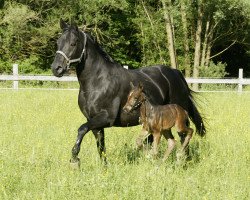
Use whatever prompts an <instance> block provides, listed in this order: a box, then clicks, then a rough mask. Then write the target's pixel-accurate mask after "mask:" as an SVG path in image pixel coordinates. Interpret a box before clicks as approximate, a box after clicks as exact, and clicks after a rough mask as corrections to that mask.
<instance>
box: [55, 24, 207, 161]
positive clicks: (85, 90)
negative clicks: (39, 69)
mask: <svg viewBox="0 0 250 200" xmlns="http://www.w3.org/2000/svg"><path fill="white" fill-rule="evenodd" d="M60 26H61V28H62V30H63V34H62V35H61V37H60V38H59V39H58V41H57V46H58V51H57V52H56V55H55V58H54V61H53V63H52V66H51V68H52V71H53V74H54V75H55V76H57V77H61V76H63V75H64V73H65V72H66V71H68V69H69V67H70V65H71V64H72V63H76V73H77V78H78V81H79V84H80V90H79V96H78V104H79V107H80V110H81V112H82V113H83V115H84V116H85V117H86V118H87V122H86V123H84V124H82V125H81V126H80V128H79V129H78V136H77V140H76V143H75V145H74V147H73V149H72V158H71V162H72V163H78V162H79V158H78V153H79V151H80V145H81V142H82V139H83V137H84V136H85V134H86V133H87V132H89V131H90V130H92V132H93V133H94V135H95V138H96V141H97V148H98V151H99V154H100V157H101V158H102V159H104V161H105V162H106V159H105V156H103V155H105V142H104V128H106V127H112V126H118V127H127V126H135V125H138V124H139V115H140V113H139V109H137V110H134V111H133V112H131V113H126V112H124V111H123V110H122V108H123V106H124V105H125V103H126V100H127V96H128V93H129V91H130V82H132V83H133V84H134V85H137V84H138V83H139V82H141V83H142V84H143V87H144V91H145V92H146V93H147V95H148V96H149V98H150V99H151V101H152V102H154V103H155V104H160V105H163V104H167V103H172V104H179V105H180V106H182V107H183V108H184V109H185V110H187V111H188V114H189V116H190V118H191V120H192V121H193V123H194V124H195V127H196V132H197V133H198V134H199V135H200V136H203V135H204V134H205V133H206V129H205V127H204V124H203V120H202V117H201V115H200V113H199V111H198V110H197V108H196V106H195V104H194V101H193V97H192V94H191V90H190V89H189V87H188V85H187V82H186V81H185V79H184V77H183V76H182V74H181V73H180V72H179V71H178V70H176V69H172V68H169V67H166V66H163V65H156V66H150V67H144V68H140V69H135V70H127V69H124V68H123V67H122V66H121V65H120V64H118V63H116V62H114V61H113V60H112V59H111V58H110V57H109V56H108V55H107V54H106V53H105V52H104V51H103V50H102V48H101V47H100V46H99V45H98V44H97V42H95V41H94V40H93V39H92V37H91V36H90V35H89V34H87V33H85V32H83V31H81V30H79V29H78V27H77V26H76V25H68V24H67V23H66V22H64V21H63V20H60ZM172 137H173V136H172V133H171V131H169V132H168V134H166V139H168V138H172ZM180 137H181V138H180V139H181V142H183V141H184V139H185V136H182V135H180Z"/></svg>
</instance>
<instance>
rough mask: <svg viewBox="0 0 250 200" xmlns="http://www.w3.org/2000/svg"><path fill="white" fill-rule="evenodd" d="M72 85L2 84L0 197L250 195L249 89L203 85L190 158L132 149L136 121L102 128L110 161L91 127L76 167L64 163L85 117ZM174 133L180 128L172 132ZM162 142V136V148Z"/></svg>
mask: <svg viewBox="0 0 250 200" xmlns="http://www.w3.org/2000/svg"><path fill="white" fill-rule="evenodd" d="M77 94H78V92H77V91H37V90H22V91H12V90H1V91H0V105H1V111H0V123H1V127H0V134H1V135H0V136H1V138H0V199H3V200H4V199H39V200H40V199H46V200H47V199H77V198H79V199H192V200H194V199H197V200H200V199H204V200H205V199H216V200H217V199H239V200H242V199H249V198H250V189H249V188H250V172H249V168H250V150H249V143H250V135H249V132H250V124H249V116H250V109H249V107H250V101H249V100H250V93H243V94H241V95H239V94H236V93H209V94H206V93H202V94H201V95H200V96H199V99H200V102H202V103H201V106H202V111H203V113H204V114H205V115H206V119H207V123H208V133H207V136H206V137H205V138H202V139H201V138H199V136H198V135H195V136H194V137H193V139H192V141H191V143H190V150H191V155H192V160H191V161H189V162H188V163H187V164H186V165H185V166H181V165H177V164H176V158H175V156H174V155H172V156H171V157H170V158H169V159H168V160H167V162H166V163H164V164H162V165H159V161H160V159H159V160H151V159H148V158H147V156H145V154H143V153H140V154H137V153H136V152H135V151H134V144H135V139H136V136H137V135H138V133H139V131H140V126H137V127H129V128H108V129H106V130H105V133H106V135H105V137H106V147H107V158H108V166H107V167H104V166H103V165H102V163H101V162H100V159H99V156H98V153H97V149H96V144H95V139H94V136H93V134H92V133H89V134H87V135H86V136H85V138H84V139H83V143H82V148H81V152H80V154H79V157H80V158H81V169H80V171H73V170H71V169H70V168H69V159H70V155H71V148H72V146H73V144H74V142H75V139H76V132H77V129H78V127H79V126H80V125H81V124H82V123H83V122H84V121H85V119H84V118H83V116H82V114H81V113H80V111H79V109H78V106H77ZM175 137H176V139H178V138H177V134H176V133H175ZM165 146H166V142H165V141H164V140H162V142H161V146H160V148H161V152H162V153H163V151H164V149H165Z"/></svg>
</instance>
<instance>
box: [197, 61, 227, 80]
mask: <svg viewBox="0 0 250 200" xmlns="http://www.w3.org/2000/svg"><path fill="white" fill-rule="evenodd" d="M226 66H227V64H226V63H222V62H218V63H217V64H214V63H213V62H210V64H209V66H207V67H200V76H201V77H211V78H223V77H224V76H225V75H227V72H226Z"/></svg>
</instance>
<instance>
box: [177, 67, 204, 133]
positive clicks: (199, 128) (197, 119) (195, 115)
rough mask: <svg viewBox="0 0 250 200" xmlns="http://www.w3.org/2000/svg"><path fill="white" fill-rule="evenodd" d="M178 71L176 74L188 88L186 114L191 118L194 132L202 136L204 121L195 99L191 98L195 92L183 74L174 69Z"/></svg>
mask: <svg viewBox="0 0 250 200" xmlns="http://www.w3.org/2000/svg"><path fill="white" fill-rule="evenodd" d="M176 71H177V72H178V74H179V75H180V77H181V79H182V81H183V82H184V84H185V86H186V89H187V90H188V110H187V111H188V115H189V118H190V119H191V121H192V122H193V123H194V125H195V128H196V133H197V134H198V135H200V136H201V137H203V136H204V135H205V134H206V127H205V125H204V121H203V119H202V116H201V114H200V112H199V111H198V109H197V107H196V105H195V101H194V98H193V95H192V93H195V92H194V91H192V90H191V89H190V88H189V87H188V84H187V81H186V80H185V78H184V76H183V75H182V73H181V72H180V71H178V70H176Z"/></svg>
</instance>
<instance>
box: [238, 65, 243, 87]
mask: <svg viewBox="0 0 250 200" xmlns="http://www.w3.org/2000/svg"><path fill="white" fill-rule="evenodd" d="M242 82H243V69H242V68H241V69H239V84H238V92H242Z"/></svg>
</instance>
